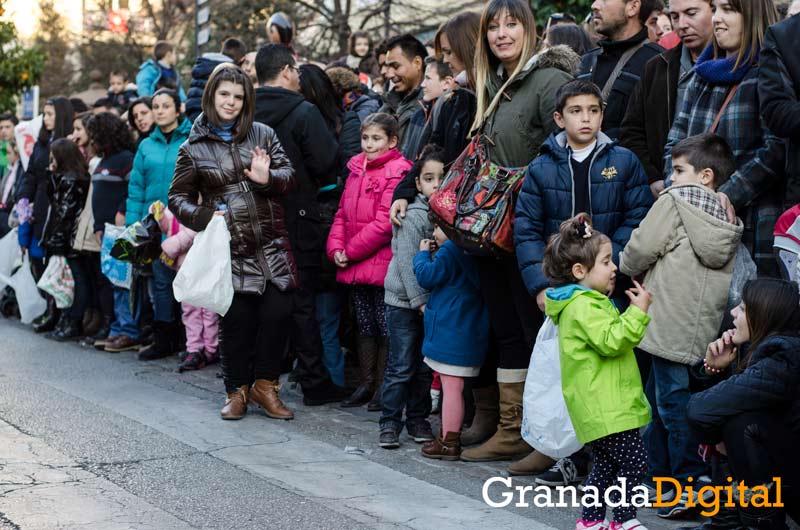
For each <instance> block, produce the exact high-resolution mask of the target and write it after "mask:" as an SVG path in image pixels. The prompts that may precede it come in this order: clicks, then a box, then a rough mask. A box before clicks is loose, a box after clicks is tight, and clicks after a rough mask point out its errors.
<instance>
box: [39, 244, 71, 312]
mask: <svg viewBox="0 0 800 530" xmlns="http://www.w3.org/2000/svg"><path fill="white" fill-rule="evenodd" d="M36 286H37V287H38V288H39V289H41V290H42V291H44V292H46V293H47V294H49V295H50V296H52V297H53V299H54V300H55V301H56V307H57V308H59V309H66V308H68V307H71V306H72V299H73V298H74V297H75V279H74V278H73V277H72V270H70V268H69V265H68V264H67V258H65V257H64V256H51V257H50V258H48V260H47V268H45V270H44V273H43V274H42V277H41V278H39V283H37V284H36Z"/></svg>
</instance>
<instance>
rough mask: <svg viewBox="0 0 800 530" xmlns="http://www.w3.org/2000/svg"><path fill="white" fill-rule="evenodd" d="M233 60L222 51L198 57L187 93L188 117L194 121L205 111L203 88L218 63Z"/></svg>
mask: <svg viewBox="0 0 800 530" xmlns="http://www.w3.org/2000/svg"><path fill="white" fill-rule="evenodd" d="M232 62H233V60H232V59H231V58H230V57H228V56H227V55H223V54H221V53H204V54H203V55H201V56H200V57H198V58H197V61H195V63H194V67H193V68H192V82H191V84H189V92H188V93H187V94H186V117H187V118H189V121H191V122H192V123H194V120H196V119H197V117H198V116H199V115H200V113H201V112H203V90H205V88H206V83H207V82H208V78H209V77H211V72H213V71H214V68H216V67H217V65H220V64H222V63H232Z"/></svg>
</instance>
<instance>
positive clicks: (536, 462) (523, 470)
mask: <svg viewBox="0 0 800 530" xmlns="http://www.w3.org/2000/svg"><path fill="white" fill-rule="evenodd" d="M555 463H556V461H555V460H553V459H552V458H550V457H549V456H546V455H543V454H542V453H540V452H539V451H533V452H532V453H531V454H529V455H528V456H526V457H525V458H523V459H522V460H517V461H516V462H512V463H511V464H509V465H508V474H509V475H511V476H512V477H514V476H523V475H538V474H539V473H544V472H545V471H547V470H548V469H550V468H551V467H552V465H553V464H555Z"/></svg>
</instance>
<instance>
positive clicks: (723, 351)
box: [706, 329, 738, 370]
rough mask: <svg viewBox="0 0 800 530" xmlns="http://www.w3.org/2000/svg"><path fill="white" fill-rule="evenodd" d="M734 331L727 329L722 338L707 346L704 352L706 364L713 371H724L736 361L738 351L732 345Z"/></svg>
mask: <svg viewBox="0 0 800 530" xmlns="http://www.w3.org/2000/svg"><path fill="white" fill-rule="evenodd" d="M734 333H735V331H734V330H732V329H729V330H728V331H726V332H725V333H723V334H722V337H720V338H719V339H717V340H715V341H714V342H712V343H711V344H709V345H708V349H707V350H706V364H708V366H709V368H713V369H714V370H724V369H725V368H727V367H728V366H729V365H730V364H731V363H732V362H733V361H734V359H736V355H737V354H738V349H737V348H736V346H735V345H734V344H733V335H734Z"/></svg>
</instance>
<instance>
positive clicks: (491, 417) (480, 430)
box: [461, 384, 500, 445]
mask: <svg viewBox="0 0 800 530" xmlns="http://www.w3.org/2000/svg"><path fill="white" fill-rule="evenodd" d="M472 396H473V397H474V398H475V417H473V418H472V425H470V426H469V429H467V430H465V431H463V432H462V433H461V445H475V444H479V443H483V442H485V441H486V440H488V439H489V437H490V436H492V435H493V434H494V433H495V432H497V424H498V423H499V422H500V413H499V412H498V407H499V405H498V400H499V397H498V395H497V385H495V384H493V385H491V386H487V387H485V388H475V389H473V390H472Z"/></svg>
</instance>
